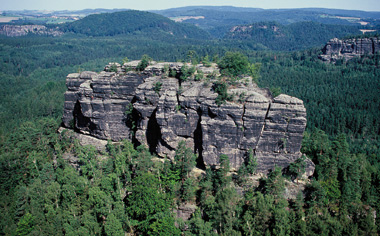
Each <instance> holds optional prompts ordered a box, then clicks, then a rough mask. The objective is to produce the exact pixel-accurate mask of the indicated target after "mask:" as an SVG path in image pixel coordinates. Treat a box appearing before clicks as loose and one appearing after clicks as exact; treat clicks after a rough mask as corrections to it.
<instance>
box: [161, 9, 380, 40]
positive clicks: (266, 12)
mask: <svg viewBox="0 0 380 236" xmlns="http://www.w3.org/2000/svg"><path fill="white" fill-rule="evenodd" d="M154 12H156V13H158V14H161V15H163V16H166V17H169V18H171V19H176V18H179V17H184V16H202V18H197V19H194V18H188V19H186V20H184V21H183V22H187V23H191V24H195V25H197V26H199V27H200V28H202V29H205V30H207V31H209V32H210V33H211V34H212V35H213V36H214V37H218V38H220V37H223V36H224V34H225V33H226V32H227V31H228V30H229V29H230V28H231V27H232V26H234V25H245V24H251V23H255V22H262V21H276V22H279V23H280V24H283V25H288V24H292V23H295V22H302V21H313V22H319V23H323V24H335V25H356V26H360V25H363V26H366V27H371V26H374V25H376V24H379V19H380V13H379V12H365V11H348V10H336V9H323V8H304V9H302V8H301V9H260V8H238V7H211V6H209V7H204V6H196V7H183V8H173V9H167V10H161V11H154Z"/></svg>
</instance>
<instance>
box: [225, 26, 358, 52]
mask: <svg viewBox="0 0 380 236" xmlns="http://www.w3.org/2000/svg"><path fill="white" fill-rule="evenodd" d="M360 33H361V32H360V30H359V27H358V26H353V25H330V24H322V23H318V22H311V21H308V22H297V23H293V24H290V25H282V24H279V23H276V22H259V23H253V24H250V25H240V26H234V27H232V28H231V29H230V31H229V32H228V33H227V34H226V36H225V38H226V39H233V40H242V41H252V42H255V43H260V44H262V45H264V46H265V47H267V48H268V49H271V50H284V51H288V50H289V51H292V50H299V49H307V48H311V47H317V46H322V45H323V44H325V43H326V42H327V41H328V40H329V39H331V38H336V37H344V36H347V35H357V34H360Z"/></svg>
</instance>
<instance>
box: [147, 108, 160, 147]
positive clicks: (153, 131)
mask: <svg viewBox="0 0 380 236" xmlns="http://www.w3.org/2000/svg"><path fill="white" fill-rule="evenodd" d="M156 113H157V108H156V109H155V110H154V111H153V113H152V115H151V116H150V119H149V121H148V128H147V130H146V139H147V142H148V146H149V151H150V152H151V153H157V146H158V142H159V139H160V138H161V136H162V135H161V129H160V126H159V125H158V123H157V118H156Z"/></svg>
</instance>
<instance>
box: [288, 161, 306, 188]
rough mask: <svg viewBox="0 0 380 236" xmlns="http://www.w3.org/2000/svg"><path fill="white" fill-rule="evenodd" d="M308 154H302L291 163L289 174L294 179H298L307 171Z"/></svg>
mask: <svg viewBox="0 0 380 236" xmlns="http://www.w3.org/2000/svg"><path fill="white" fill-rule="evenodd" d="M305 159H306V156H304V155H303V156H302V157H300V158H298V159H297V160H295V161H294V162H293V163H291V164H290V165H289V174H290V175H291V177H292V178H293V179H297V183H298V179H299V178H300V177H301V176H302V175H303V174H304V173H305V168H306V162H305Z"/></svg>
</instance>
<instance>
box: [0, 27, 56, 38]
mask: <svg viewBox="0 0 380 236" xmlns="http://www.w3.org/2000/svg"><path fill="white" fill-rule="evenodd" d="M0 34H3V35H6V36H8V37H19V36H25V35H28V34H38V35H52V36H60V35H62V34H63V33H62V32H60V31H58V30H54V29H48V28H47V27H46V26H44V25H2V26H0Z"/></svg>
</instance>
